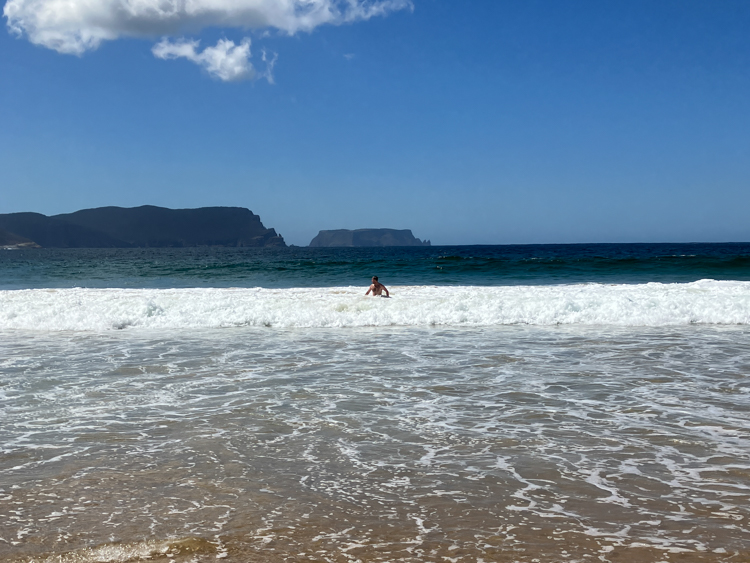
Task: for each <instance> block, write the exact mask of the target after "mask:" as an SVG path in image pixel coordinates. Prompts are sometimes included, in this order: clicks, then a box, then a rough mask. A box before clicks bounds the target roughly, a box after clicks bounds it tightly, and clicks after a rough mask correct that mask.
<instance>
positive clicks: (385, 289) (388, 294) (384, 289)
mask: <svg viewBox="0 0 750 563" xmlns="http://www.w3.org/2000/svg"><path fill="white" fill-rule="evenodd" d="M382 287H383V291H385V296H386V297H390V296H391V294H390V293H388V288H387V287H385V286H384V285H383V286H382Z"/></svg>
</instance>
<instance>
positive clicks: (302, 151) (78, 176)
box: [0, 0, 750, 245]
mask: <svg viewBox="0 0 750 563" xmlns="http://www.w3.org/2000/svg"><path fill="white" fill-rule="evenodd" d="M58 1H59V0H33V1H32V0H7V4H6V5H5V12H6V18H5V23H6V24H10V26H11V27H12V26H14V28H15V29H10V28H9V27H6V29H4V30H3V31H2V32H0V112H1V115H2V126H0V186H2V187H0V212H3V213H7V212H14V211H38V212H41V213H46V214H54V213H63V212H70V211H74V210H76V209H81V208H86V207H98V206H104V205H119V206H125V207H131V206H137V205H143V204H153V205H161V206H165V207H173V208H179V207H200V206H211V205H231V206H242V207H248V208H250V209H252V210H253V211H254V212H255V213H257V214H259V215H260V216H261V219H262V220H263V222H264V223H265V224H266V226H272V227H275V228H276V229H277V230H278V231H279V232H280V233H281V234H282V235H283V236H284V237H285V238H286V240H287V242H288V243H292V244H297V245H306V244H307V243H308V242H309V241H310V239H311V238H312V237H313V236H314V235H315V234H317V232H318V230H320V229H335V228H361V227H392V228H410V229H412V230H413V232H414V234H415V235H416V236H418V237H420V238H429V239H431V240H432V242H433V244H495V243H498V244H500V243H537V242H552V243H554V242H644V241H747V240H750V221H749V220H748V219H747V217H748V211H747V210H748V209H750V189H749V188H750V155H749V154H748V152H749V151H750V33H749V32H748V30H749V29H750V3H748V2H746V1H744V0H743V1H728V0H726V1H725V0H710V1H708V0H707V1H700V2H699V1H690V0H682V1H669V0H664V1H659V2H653V1H652V0H651V1H637V0H632V1H627V2H625V1H619V2H615V1H603V0H598V1H594V0H591V1H566V2H559V1H534V0H527V1H523V2H520V1H518V2H510V1H509V2H500V1H486V2H485V1H476V2H460V1H458V0H453V1H451V0H442V1H438V0H412V2H411V6H409V5H408V2H407V1H406V0H397V1H396V2H391V3H390V4H387V5H380V8H382V10H381V12H382V13H377V14H366V13H364V12H359V13H354V14H351V13H350V14H347V13H346V12H341V13H339V14H338V15H336V14H333V15H331V12H327V13H326V14H324V16H321V17H320V21H316V22H314V23H309V22H307V23H305V22H306V21H307V20H303V19H301V18H300V17H299V12H298V11H297V12H294V11H292V12H288V13H283V14H282V15H281V16H278V17H277V16H276V15H273V14H276V12H274V9H275V7H277V6H287V7H288V6H289V5H290V4H294V3H295V2H296V3H299V2H300V0H278V1H276V0H243V1H245V2H246V3H248V5H250V6H251V7H252V6H255V5H257V6H259V8H258V9H257V10H255V11H252V10H251V11H250V12H248V13H242V14H235V13H234V12H231V10H230V11H229V12H227V14H224V13H219V14H218V15H216V14H214V13H213V12H212V15H211V16H210V17H209V16H206V17H201V18H195V17H193V16H185V18H183V19H182V20H180V21H178V22H177V23H174V24H170V25H169V26H167V27H165V26H164V25H162V24H161V23H158V22H157V23H158V25H157V24H152V22H150V21H149V20H148V17H150V16H148V14H146V16H143V17H142V18H140V19H136V20H132V21H131V20H128V21H120V20H116V19H112V20H111V21H110V20H107V21H106V22H105V24H101V21H100V20H96V21H95V23H96V25H94V24H92V23H91V22H92V21H94V20H92V19H88V20H85V21H84V20H81V21H80V22H79V21H77V20H76V19H75V17H78V15H77V14H76V15H75V17H73V16H71V18H69V19H68V20H65V22H63V23H64V25H63V24H60V22H59V21H57V20H54V21H52V22H51V23H50V22H49V21H41V20H39V21H37V20H34V19H33V17H36V14H37V13H38V10H39V6H40V5H44V4H45V2H47V3H55V2H58ZM77 1H79V0H71V2H70V3H69V4H75V3H76V2H77ZM101 1H102V6H105V7H106V6H109V7H111V6H112V5H116V4H123V3H125V2H126V0H101ZM142 1H143V2H146V3H147V2H149V1H152V0H142ZM205 1H206V2H210V1H212V0H205ZM213 1H214V2H216V0H213ZM314 1H315V2H317V3H318V4H320V5H325V6H324V7H329V8H330V7H333V8H336V6H337V4H336V3H335V0H314ZM217 3H218V4H221V2H217ZM225 3H226V2H225ZM229 4H230V5H231V2H229ZM89 5H90V3H89ZM9 6H11V7H12V8H13V10H15V11H14V12H13V14H15V15H11V16H9ZM367 6H370V7H372V6H377V4H371V3H370V4H367V5H365V8H366V7H367ZM365 8H362V9H365ZM253 9H255V8H253ZM24 10H27V12H24ZM33 10H36V12H35V11H33ZM113 13H114V12H113ZM279 13H280V12H279ZM18 14H20V15H18ZM248 14H249V15H248ZM268 14H271V15H268ZM368 16H371V17H368ZM139 17H140V16H139ZM263 18H266V19H263ZM274 18H275V19H274ZM326 18H327V19H326ZM347 19H348V20H351V21H344V20H347ZM19 22H21V23H19ZM45 26H46V27H45ZM87 26H88V27H87ZM92 26H94V27H92ZM96 26H98V27H96ZM107 26H109V27H107ZM170 26H171V27H170ZM305 26H306V27H305ZM94 28H95V29H97V30H101V29H105V32H106V33H105V35H107V36H106V37H105V38H103V39H101V38H100V39H97V36H96V35H95V34H93V35H92V33H93V32H91V33H89V32H90V30H91V29H94ZM71 30H73V31H71ZM19 31H20V35H19ZM86 33H89V35H86ZM81 37H89V43H88V44H87V43H85V42H82V41H83V40H80V38H81ZM91 37H94V39H90V38H91ZM246 38H247V39H249V42H248V41H247V39H246ZM243 39H245V44H246V45H247V49H246V51H244V52H240V51H228V54H227V53H224V52H219V51H220V49H219V48H220V47H221V46H222V45H223V46H224V47H227V46H229V47H231V48H233V49H242V48H244V47H243V45H245V44H243V43H242V41H243ZM92 41H93V42H94V43H96V42H97V41H98V44H96V45H94V44H91V42H92ZM196 41H200V43H199V44H196V43H195V42H196ZM191 42H192V43H191ZM229 42H231V44H230V43H229ZM160 46H161V47H160ZM207 47H208V48H209V49H208V50H206V51H204V49H206V48H207ZM55 49H57V50H55ZM76 49H77V50H78V51H80V52H79V54H75V53H74V54H67V53H66V51H67V52H71V51H76ZM159 49H161V50H159ZM211 49H214V50H211ZM216 49H219V51H216ZM59 51H63V52H59ZM264 51H265V54H266V57H265V58H266V61H265V62H264V61H263V52H264ZM217 53H218V54H217ZM159 54H160V55H161V56H162V57H163V58H160V57H159V56H157V55H159ZM232 54H233V56H234V58H233V59H230V58H228V57H229V55H232ZM214 55H215V56H214ZM225 55H226V56H225ZM274 57H275V64H274V65H273V67H272V69H269V67H268V64H267V63H268V62H269V61H271V60H273V58H274ZM211 65H213V66H211ZM269 70H270V73H269ZM219 72H224V75H223V78H229V79H230V80H222V76H220V75H219V74H217V73H219ZM269 77H272V80H269ZM235 79H236V80H235Z"/></svg>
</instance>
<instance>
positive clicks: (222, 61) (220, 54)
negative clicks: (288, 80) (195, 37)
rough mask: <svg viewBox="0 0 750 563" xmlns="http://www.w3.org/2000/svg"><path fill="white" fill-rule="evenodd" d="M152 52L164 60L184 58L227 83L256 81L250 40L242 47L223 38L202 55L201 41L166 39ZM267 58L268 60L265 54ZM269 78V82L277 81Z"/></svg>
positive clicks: (242, 42) (206, 49) (246, 39)
mask: <svg viewBox="0 0 750 563" xmlns="http://www.w3.org/2000/svg"><path fill="white" fill-rule="evenodd" d="M151 52H152V53H154V55H155V56H156V57H158V58H160V59H177V58H180V57H184V58H186V59H187V60H189V61H192V62H194V63H195V64H197V65H198V66H200V67H202V68H204V69H205V70H206V71H207V72H208V74H210V75H211V76H213V77H214V78H218V79H220V80H224V81H226V82H236V81H239V80H249V79H251V78H255V75H256V72H255V68H254V67H253V65H252V63H251V62H250V39H248V38H247V37H246V38H245V39H243V40H242V41H241V42H240V44H239V45H235V43H234V41H230V40H228V39H221V40H219V42H218V43H217V44H216V46H215V47H206V48H205V49H203V51H202V52H200V53H199V52H198V41H185V40H179V41H175V42H171V41H170V40H169V39H163V40H162V41H161V42H160V43H157V44H156V45H154V47H153V48H152V49H151ZM263 59H264V60H265V54H264V57H263ZM268 76H269V82H270V81H272V80H273V78H272V77H271V76H270V74H269V75H268Z"/></svg>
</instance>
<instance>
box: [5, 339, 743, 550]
mask: <svg viewBox="0 0 750 563" xmlns="http://www.w3.org/2000/svg"><path fill="white" fill-rule="evenodd" d="M749 331H750V329H749V328H748V327H747V326H746V325H737V326H724V327H722V326H710V325H709V326H658V327H643V326H641V327H639V326H630V327H617V326H607V325H600V326H591V325H574V326H552V327H545V326H524V325H514V326H475V327H458V326H445V327H430V326H411V327H409V326H400V327H369V328H368V327H359V328H356V327H350V328H304V329H302V328H262V327H250V326H244V327H239V328H224V329H219V328H214V329H207V328H197V329H187V328H175V327H171V328H170V327H167V328H161V329H159V328H148V327H140V328H137V330H136V329H135V328H133V327H131V328H129V329H126V330H120V331H117V330H107V331H99V332H92V331H91V330H88V331H70V332H69V331H64V330H63V331H49V330H45V331H29V330H5V331H2V332H0V419H1V420H2V421H3V422H2V425H0V444H1V449H0V489H1V490H0V558H1V559H3V560H7V561H81V562H88V561H92V562H93V561H143V560H152V561H153V560H164V561H166V560H174V561H211V560H215V559H216V558H217V557H218V558H220V559H221V558H226V559H227V560H230V561H269V562H276V561H279V562H280V561H294V562H296V561H336V562H339V561H341V562H344V561H362V562H367V561H451V562H463V561H466V562H468V561H488V562H489V561H523V562H533V561H621V560H625V559H626V558H630V559H631V560H636V561H639V562H640V561H644V562H651V561H653V562H656V561H747V560H748V559H749V558H750V549H748V546H749V545H750V529H748V517H750V379H748V374H749V373H750V339H748V336H750V334H749Z"/></svg>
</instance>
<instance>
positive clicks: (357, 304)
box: [0, 280, 750, 331]
mask: <svg viewBox="0 0 750 563" xmlns="http://www.w3.org/2000/svg"><path fill="white" fill-rule="evenodd" d="M392 294H393V298H392V299H380V298H373V297H365V296H364V295H363V291H362V288H359V287H333V288H317V289H310V288H305V289H262V288H251V289H247V288H244V289H240V288H236V289H226V288H223V289H205V288H201V289H83V288H74V289H30V290H17V291H0V330H9V329H20V330H40V331H63V330H75V331H102V330H113V329H124V328H154V329H165V328H169V329H171V328H174V329H179V328H219V327H236V326H274V327H360V326H413V327H420V326H497V325H510V324H528V325H556V324H564V325H567V324H572V325H576V324H577V325H613V326H677V325H687V324H709V325H711V324H733V325H745V324H750V282H739V281H713V280H702V281H697V282H693V283H685V284H661V283H649V284H641V285H603V284H579V285H557V286H505V287H476V286H462V287H436V286H412V287H394V288H393V289H392Z"/></svg>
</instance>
